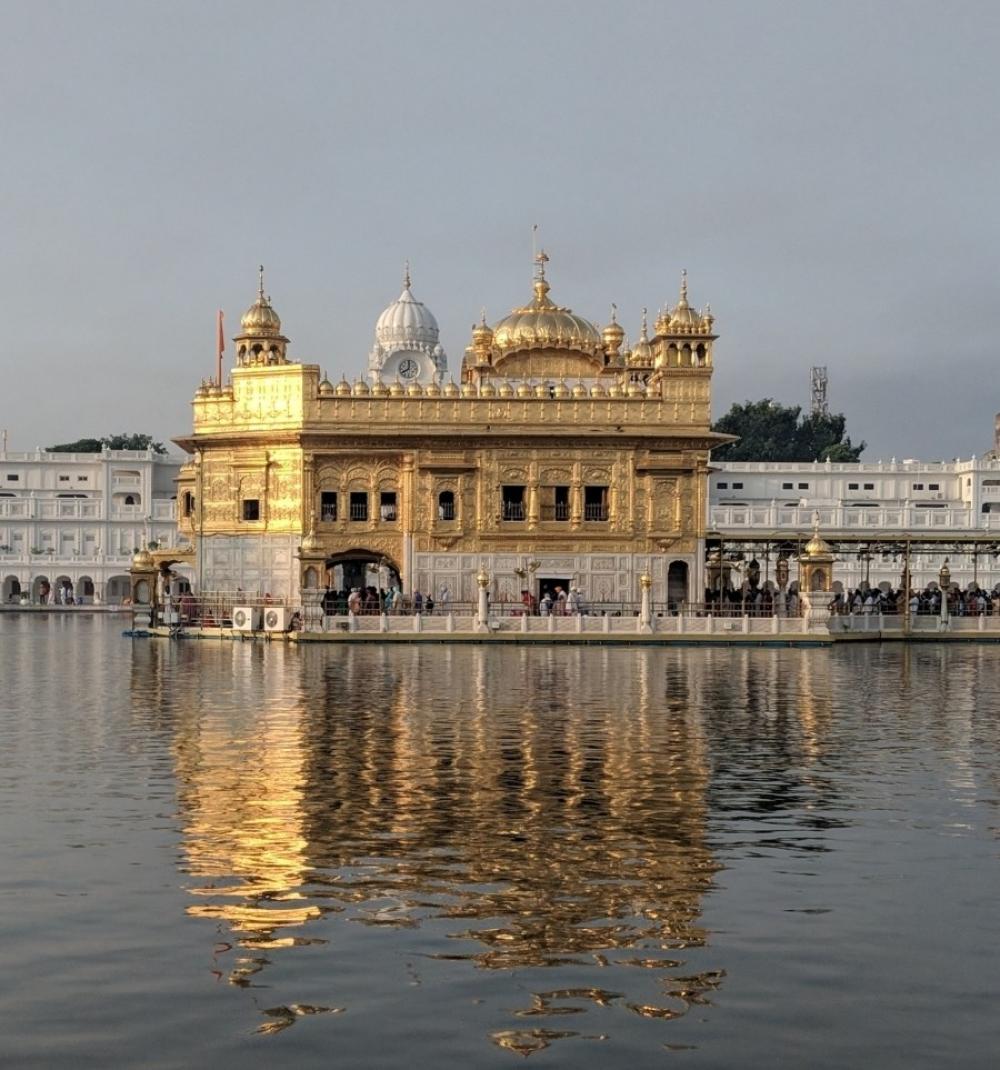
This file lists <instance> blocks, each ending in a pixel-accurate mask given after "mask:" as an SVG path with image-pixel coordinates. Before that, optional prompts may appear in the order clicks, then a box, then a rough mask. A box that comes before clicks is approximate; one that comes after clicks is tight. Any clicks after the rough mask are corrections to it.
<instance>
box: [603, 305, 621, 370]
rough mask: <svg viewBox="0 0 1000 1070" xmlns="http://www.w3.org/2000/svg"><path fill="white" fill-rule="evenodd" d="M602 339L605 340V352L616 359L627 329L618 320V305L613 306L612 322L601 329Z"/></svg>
mask: <svg viewBox="0 0 1000 1070" xmlns="http://www.w3.org/2000/svg"><path fill="white" fill-rule="evenodd" d="M601 339H602V341H603V342H604V349H605V352H606V353H607V354H608V357H609V358H611V359H614V358H615V357H617V356H618V350H619V349H621V347H622V342H624V341H625V331H624V329H623V328H622V325H621V324H620V323H619V322H618V306H617V305H612V306H611V322H610V323H609V324H608V325H607V327H605V328H604V330H603V331H601Z"/></svg>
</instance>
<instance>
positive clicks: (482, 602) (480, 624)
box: [476, 569, 490, 632]
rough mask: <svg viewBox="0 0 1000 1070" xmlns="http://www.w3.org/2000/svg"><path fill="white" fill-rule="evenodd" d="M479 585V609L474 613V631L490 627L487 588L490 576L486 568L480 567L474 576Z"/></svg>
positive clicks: (482, 630)
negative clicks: (477, 573)
mask: <svg viewBox="0 0 1000 1070" xmlns="http://www.w3.org/2000/svg"><path fill="white" fill-rule="evenodd" d="M476 583H477V584H478V585H479V611H478V613H477V614H476V631H477V632H485V631H488V630H489V627H490V598H489V594H488V593H487V588H488V587H489V585H490V577H489V574H488V573H487V571H486V569H480V570H479V575H477V576H476Z"/></svg>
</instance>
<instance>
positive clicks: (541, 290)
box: [492, 250, 605, 379]
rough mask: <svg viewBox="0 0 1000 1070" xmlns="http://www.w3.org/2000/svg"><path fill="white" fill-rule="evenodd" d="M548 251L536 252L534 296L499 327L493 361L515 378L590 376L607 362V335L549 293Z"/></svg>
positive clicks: (506, 373) (498, 325)
mask: <svg viewBox="0 0 1000 1070" xmlns="http://www.w3.org/2000/svg"><path fill="white" fill-rule="evenodd" d="M548 259H549V258H548V256H547V255H546V254H545V251H544V250H542V251H541V252H540V253H539V254H538V255H537V256H536V257H535V278H534V283H533V289H534V292H535V296H534V298H533V300H532V301H531V302H530V303H529V304H527V305H524V306H523V307H521V308H515V309H514V310H513V311H512V312H511V313H510V315H509V316H505V317H504V318H503V319H502V320H500V322H499V323H498V324H497V325H496V326H495V327H494V328H493V339H492V353H493V360H492V363H493V367H494V369H495V370H496V371H497V372H499V373H500V374H502V375H504V376H506V377H509V378H543V379H545V378H551V379H560V378H581V377H583V378H585V377H591V376H595V375H598V374H600V371H601V369H602V368H603V367H604V362H605V356H604V341H603V339H602V337H601V334H600V332H599V331H598V330H597V328H596V327H595V326H594V325H593V324H592V323H591V322H590V321H589V320H586V319H584V318H583V317H582V316H577V315H576V314H575V313H574V312H572V311H571V310H570V309H568V308H564V307H562V306H561V305H557V304H555V302H554V301H552V299H551V298H550V297H549V283H548V280H547V279H546V278H545V265H546V263H547V262H548Z"/></svg>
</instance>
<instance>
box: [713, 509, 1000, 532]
mask: <svg viewBox="0 0 1000 1070" xmlns="http://www.w3.org/2000/svg"><path fill="white" fill-rule="evenodd" d="M817 517H818V519H819V526H820V530H821V531H826V532H829V531H859V530H861V531H866V530H869V531H872V532H875V531H883V530H888V531H911V530H913V531H934V530H938V531H941V530H944V531H1000V513H975V512H973V510H972V509H961V508H959V509H955V508H949V507H947V506H945V507H944V508H941V509H938V508H919V507H916V506H912V505H911V506H878V507H872V508H866V507H858V506H854V507H842V506H834V507H830V506H826V507H818V508H815V507H814V508H809V507H805V508H791V507H787V506H769V505H759V506H757V505H746V506H737V505H726V506H715V507H713V508H712V510H711V514H710V518H711V519H710V522H711V526H712V527H713V528H716V529H718V530H720V531H727V530H732V529H745V528H760V529H770V530H780V529H782V528H787V529H788V530H789V531H798V532H808V531H811V530H812V526H813V522H814V520H815V519H816V518H817Z"/></svg>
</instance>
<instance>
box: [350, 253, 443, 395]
mask: <svg viewBox="0 0 1000 1070" xmlns="http://www.w3.org/2000/svg"><path fill="white" fill-rule="evenodd" d="M439 337H440V331H439V329H438V322H437V320H436V319H435V318H434V313H433V312H431V310H430V309H429V308H428V307H427V306H426V305H425V304H424V303H423V301H418V300H417V299H416V298H415V297H414V296H413V291H412V290H411V288H410V272H409V268H407V271H406V277H405V279H404V280H403V292H402V293H401V294H400V295H399V297H398V298H397V299H396V300H395V301H393V302H392V304H391V305H389V307H388V308H387V309H385V311H383V313H382V314H381V315H380V316H379V318H378V320H377V322H376V324H375V344H374V346H373V348H372V351H371V353H370V354H369V356H368V378H369V380H370V381H371V382H376V381H377V380H378V379H386V380H387V381H388V380H392V379H394V378H396V377H397V376H398V377H402V378H405V379H416V381H417V382H419V383H421V384H422V385H425V386H426V385H427V384H428V383H430V382H438V383H440V382H441V381H442V376H443V375H444V373H445V371H446V370H447V366H448V363H447V358H446V356H445V353H444V350H443V349H442V348H441V343H440V341H439Z"/></svg>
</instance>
